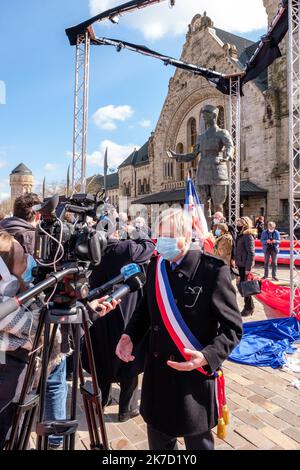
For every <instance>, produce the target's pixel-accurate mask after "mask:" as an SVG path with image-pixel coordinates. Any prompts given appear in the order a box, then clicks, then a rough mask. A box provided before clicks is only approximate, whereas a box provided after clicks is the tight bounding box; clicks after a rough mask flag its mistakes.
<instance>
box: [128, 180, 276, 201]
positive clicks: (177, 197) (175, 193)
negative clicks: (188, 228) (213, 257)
mask: <svg viewBox="0 0 300 470" xmlns="http://www.w3.org/2000/svg"><path fill="white" fill-rule="evenodd" d="M266 195H267V190H266V189H262V188H259V187H258V186H257V185H256V184H254V183H252V182H251V181H241V196H242V197H246V196H261V197H263V196H266ZM184 200H185V189H174V190H172V191H162V192H160V193H156V194H150V195H149V196H146V197H143V198H141V199H137V200H136V201H134V203H133V204H145V205H150V204H164V203H165V202H184Z"/></svg>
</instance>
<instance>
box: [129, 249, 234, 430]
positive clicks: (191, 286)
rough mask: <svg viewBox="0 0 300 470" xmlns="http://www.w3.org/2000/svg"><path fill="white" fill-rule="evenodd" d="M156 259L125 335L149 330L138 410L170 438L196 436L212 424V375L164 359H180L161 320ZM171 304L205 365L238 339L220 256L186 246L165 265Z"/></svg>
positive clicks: (219, 359)
mask: <svg viewBox="0 0 300 470" xmlns="http://www.w3.org/2000/svg"><path fill="white" fill-rule="evenodd" d="M155 272H156V259H155V258H154V259H153V260H152V261H151V263H150V265H149V268H148V274H147V284H146V292H145V294H144V297H143V299H142V301H141V303H140V304H139V306H138V308H137V310H136V311H135V313H134V315H133V317H132V319H131V321H130V323H129V325H128V327H127V329H126V333H127V334H128V335H129V336H130V337H131V339H132V341H133V343H134V344H137V343H138V342H139V340H140V338H142V337H143V336H144V334H145V332H146V331H147V330H149V328H150V344H149V350H148V353H147V357H146V363H145V372H144V379H143V387H142V401H141V414H142V416H143V418H144V420H145V421H146V422H147V423H148V424H150V425H151V426H153V427H154V428H155V429H157V430H158V431H161V432H163V433H166V434H168V435H171V436H175V437H179V436H188V435H195V434H202V433H204V432H206V431H207V430H209V429H212V428H214V427H215V425H216V424H217V418H218V417H217V408H216V401H215V390H214V378H210V377H207V376H205V375H203V374H201V373H200V372H198V371H192V372H179V371H176V370H174V369H171V368H170V367H169V366H168V365H167V361H168V360H175V361H178V362H183V361H184V359H183V357H182V356H181V354H180V353H179V351H178V349H177V348H176V346H175V344H174V343H173V341H172V340H171V338H170V336H169V334H168V332H167V330H166V328H165V326H164V324H163V321H162V319H161V316H160V313H159V310H158V305H157V302H156V298H155V297H156V296H155ZM167 272H168V277H169V281H170V285H171V288H172V291H173V294H174V298H175V302H176V303H177V305H178V307H179V310H180V312H181V314H182V316H183V318H184V320H185V322H186V324H187V325H188V327H189V328H190V330H191V331H192V332H193V334H194V335H195V336H196V337H197V338H198V340H199V341H200V343H201V344H202V345H203V346H204V349H203V350H202V353H203V354H204V356H205V358H206V359H207V361H208V363H209V366H210V368H209V367H208V369H209V370H210V369H212V370H216V369H217V368H219V367H220V366H221V365H222V363H223V362H224V361H225V359H226V358H227V357H228V356H229V354H230V353H231V351H232V350H233V349H234V348H235V347H236V346H237V344H238V343H239V341H240V339H241V337H242V320H241V315H240V313H239V309H238V306H237V303H236V294H235V290H234V288H233V286H232V283H231V278H230V271H229V268H228V267H227V266H226V265H225V263H224V262H223V261H222V260H219V259H217V258H214V257H212V256H209V255H206V254H203V253H201V252H200V250H191V251H189V252H188V254H187V255H186V256H185V258H184V259H183V260H182V262H181V264H180V265H179V266H178V267H177V268H176V269H175V271H172V269H171V267H170V265H168V267H167Z"/></svg>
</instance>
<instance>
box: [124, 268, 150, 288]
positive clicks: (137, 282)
mask: <svg viewBox="0 0 300 470" xmlns="http://www.w3.org/2000/svg"><path fill="white" fill-rule="evenodd" d="M126 284H127V285H128V286H129V287H130V292H136V291H137V290H140V289H141V288H142V287H143V286H144V285H145V284H146V276H145V274H144V273H138V274H135V275H134V276H131V277H130V278H129V279H127V280H126Z"/></svg>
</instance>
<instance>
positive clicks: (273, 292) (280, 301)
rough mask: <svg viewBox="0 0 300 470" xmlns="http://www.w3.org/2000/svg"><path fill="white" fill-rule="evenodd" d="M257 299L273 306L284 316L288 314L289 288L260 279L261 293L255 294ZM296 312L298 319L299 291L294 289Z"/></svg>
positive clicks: (299, 310) (299, 316) (299, 306)
mask: <svg viewBox="0 0 300 470" xmlns="http://www.w3.org/2000/svg"><path fill="white" fill-rule="evenodd" d="M256 297H257V299H258V300H260V301H261V302H263V303H264V304H266V305H268V306H269V307H272V308H274V310H277V311H278V312H281V313H283V314H284V315H286V316H290V288H289V287H288V286H278V285H277V284H273V283H272V282H270V281H262V288H261V294H259V295H257V296H256ZM295 304H296V305H297V306H298V307H296V309H295V310H296V312H295V313H297V315H298V319H299V321H300V291H299V289H296V295H295Z"/></svg>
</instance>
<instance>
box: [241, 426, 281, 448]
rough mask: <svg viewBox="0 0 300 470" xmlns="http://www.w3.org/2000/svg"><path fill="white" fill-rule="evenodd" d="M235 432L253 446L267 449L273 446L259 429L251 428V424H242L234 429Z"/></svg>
mask: <svg viewBox="0 0 300 470" xmlns="http://www.w3.org/2000/svg"><path fill="white" fill-rule="evenodd" d="M235 432H236V433H237V434H239V435H240V436H242V437H244V438H245V439H246V440H247V441H249V442H250V443H251V444H253V445H254V446H255V447H257V448H260V449H263V450H268V449H271V447H273V445H274V444H273V442H272V441H271V440H269V439H267V438H266V437H265V436H264V435H263V434H261V432H260V431H258V430H257V429H253V428H252V427H251V426H248V425H247V424H244V425H243V426H238V427H237V428H236V429H235Z"/></svg>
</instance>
